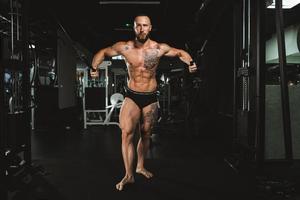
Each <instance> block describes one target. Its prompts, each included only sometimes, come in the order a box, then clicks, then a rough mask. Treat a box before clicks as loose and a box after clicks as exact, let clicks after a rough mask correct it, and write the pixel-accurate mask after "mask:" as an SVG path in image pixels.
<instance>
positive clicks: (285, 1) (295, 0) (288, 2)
mask: <svg viewBox="0 0 300 200" xmlns="http://www.w3.org/2000/svg"><path fill="white" fill-rule="evenodd" d="M299 3H300V0H282V8H283V9H290V8H293V7H294V6H296V5H298V4H299ZM267 8H270V9H274V8H275V0H272V4H270V5H269V6H268V7H267Z"/></svg>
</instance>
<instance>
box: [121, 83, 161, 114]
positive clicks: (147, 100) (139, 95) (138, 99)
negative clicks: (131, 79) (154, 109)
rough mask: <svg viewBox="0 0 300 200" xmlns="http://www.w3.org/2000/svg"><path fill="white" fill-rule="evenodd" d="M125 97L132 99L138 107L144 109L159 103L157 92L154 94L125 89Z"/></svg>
mask: <svg viewBox="0 0 300 200" xmlns="http://www.w3.org/2000/svg"><path fill="white" fill-rule="evenodd" d="M125 97H128V98H130V99H131V100H132V101H134V103H136V105H137V106H138V107H139V108H140V109H143V108H144V107H146V106H148V105H150V104H152V103H155V102H157V101H158V100H157V91H153V92H137V91H134V90H131V89H130V88H128V87H125Z"/></svg>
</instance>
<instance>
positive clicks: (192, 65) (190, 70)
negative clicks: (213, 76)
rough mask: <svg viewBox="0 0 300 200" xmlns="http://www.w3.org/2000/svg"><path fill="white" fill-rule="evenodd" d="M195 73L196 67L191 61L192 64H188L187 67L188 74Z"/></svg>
mask: <svg viewBox="0 0 300 200" xmlns="http://www.w3.org/2000/svg"><path fill="white" fill-rule="evenodd" d="M196 71H197V66H196V64H195V62H194V61H192V62H191V63H190V65H189V72H190V73H195V72H196Z"/></svg>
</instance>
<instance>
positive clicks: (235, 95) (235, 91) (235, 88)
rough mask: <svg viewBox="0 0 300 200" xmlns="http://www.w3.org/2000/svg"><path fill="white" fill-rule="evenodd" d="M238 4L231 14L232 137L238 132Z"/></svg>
mask: <svg viewBox="0 0 300 200" xmlns="http://www.w3.org/2000/svg"><path fill="white" fill-rule="evenodd" d="M240 6H241V5H240V4H239V3H236V4H234V15H233V24H234V26H233V28H234V30H233V34H234V49H233V51H234V53H233V54H234V61H233V62H234V64H233V68H234V69H233V105H232V106H233V108H232V109H233V111H232V112H233V139H234V140H237V139H238V132H237V119H238V118H237V110H238V103H237V102H238V76H237V73H238V69H239V67H240V65H241V56H240V55H241V53H240V52H241V51H242V48H241V45H242V44H241V35H242V33H241V29H242V21H241V15H242V13H241V8H240Z"/></svg>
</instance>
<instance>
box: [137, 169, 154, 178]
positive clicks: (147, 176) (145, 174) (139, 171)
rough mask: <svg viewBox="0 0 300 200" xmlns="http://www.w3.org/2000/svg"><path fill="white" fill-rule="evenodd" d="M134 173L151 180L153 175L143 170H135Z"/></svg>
mask: <svg viewBox="0 0 300 200" xmlns="http://www.w3.org/2000/svg"><path fill="white" fill-rule="evenodd" d="M136 173H138V174H142V175H144V176H145V177H146V178H152V177H153V174H152V173H151V172H149V171H148V170H146V169H145V168H137V169H136Z"/></svg>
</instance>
